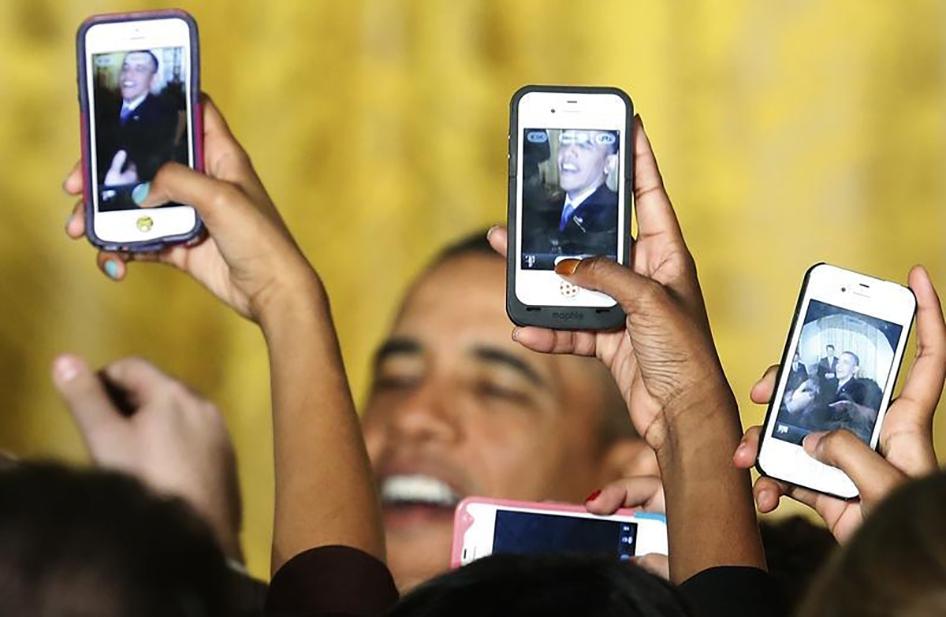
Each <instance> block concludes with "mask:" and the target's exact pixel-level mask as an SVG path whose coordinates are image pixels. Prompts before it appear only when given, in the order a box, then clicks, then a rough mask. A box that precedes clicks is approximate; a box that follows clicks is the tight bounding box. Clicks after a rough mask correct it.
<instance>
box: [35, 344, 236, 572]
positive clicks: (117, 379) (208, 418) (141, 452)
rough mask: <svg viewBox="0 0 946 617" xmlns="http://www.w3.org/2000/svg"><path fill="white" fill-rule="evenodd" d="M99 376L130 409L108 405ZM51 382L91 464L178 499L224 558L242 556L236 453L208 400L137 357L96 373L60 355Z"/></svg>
mask: <svg viewBox="0 0 946 617" xmlns="http://www.w3.org/2000/svg"><path fill="white" fill-rule="evenodd" d="M103 379H104V380H107V381H108V383H110V384H111V385H112V386H114V387H116V388H118V389H119V390H121V392H122V393H123V395H124V396H123V399H124V400H125V401H127V402H128V403H129V404H130V405H131V407H132V409H130V410H121V409H119V408H118V407H117V406H116V405H115V403H114V402H113V401H112V400H111V398H110V397H109V395H108V393H107V391H106V388H105V384H104V382H103ZM53 383H54V384H55V386H56V389H57V390H58V391H59V394H60V396H61V397H62V400H63V402H64V403H65V404H66V406H67V407H68V409H69V412H70V413H71V414H72V417H73V418H74V419H75V421H76V424H77V425H78V427H79V430H80V432H81V433H82V437H83V439H84V440H85V443H86V446H87V447H88V449H89V452H90V454H91V455H92V460H93V461H95V463H96V464H97V465H99V466H100V467H103V468H106V469H112V470H115V471H120V472H124V473H127V474H130V475H132V476H135V477H136V478H138V479H139V480H141V481H142V482H143V483H144V484H145V485H147V486H148V487H150V488H151V489H152V490H154V491H157V492H158V493H164V494H167V495H172V496H175V497H180V498H182V499H184V500H185V501H187V502H188V503H189V504H190V505H191V506H192V507H193V508H194V509H195V510H196V511H197V512H198V513H199V514H201V515H202V516H203V518H204V519H205V520H206V521H207V522H208V523H209V524H210V525H211V527H212V529H213V531H214V534H215V535H216V537H217V541H218V542H219V543H220V545H221V547H222V548H223V549H224V552H225V553H226V554H227V556H228V557H230V558H232V559H235V560H237V561H240V560H241V559H242V557H241V551H240V540H239V534H240V526H241V521H242V512H241V504H240V489H239V485H238V484H237V473H236V457H235V456H234V452H233V445H232V443H231V441H230V435H229V434H228V432H227V427H226V425H225V424H224V421H223V418H222V417H221V415H220V412H219V411H218V410H217V408H216V407H215V406H214V405H213V404H212V403H210V402H209V401H207V400H206V399H204V398H203V397H201V396H199V395H198V394H196V393H195V392H193V391H191V390H190V389H188V388H187V387H186V386H185V385H184V384H182V383H181V382H179V381H177V380H176V379H173V378H172V377H169V376H168V375H165V374H164V373H162V372H161V371H160V370H158V369H157V368H156V367H155V366H154V365H152V364H151V363H149V362H147V361H146V360H143V359H141V358H124V359H122V360H118V361H116V362H112V363H111V364H108V365H107V366H105V367H104V368H103V369H102V370H101V371H100V372H99V373H96V372H94V371H92V370H90V368H89V366H88V365H87V364H86V363H85V361H84V360H83V359H82V358H79V357H77V356H73V355H62V356H60V357H58V358H57V359H56V360H55V362H54V363H53Z"/></svg>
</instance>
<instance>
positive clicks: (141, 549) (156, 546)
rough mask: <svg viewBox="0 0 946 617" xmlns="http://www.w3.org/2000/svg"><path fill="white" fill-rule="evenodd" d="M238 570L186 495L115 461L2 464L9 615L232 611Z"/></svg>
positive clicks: (3, 576) (153, 615) (2, 593)
mask: <svg viewBox="0 0 946 617" xmlns="http://www.w3.org/2000/svg"><path fill="white" fill-rule="evenodd" d="M230 577H231V574H230V572H229V568H228V567H227V565H226V561H225V559H224V556H223V553H222V551H221V550H220V548H219V547H218V546H217V543H216V541H215V540H214V537H213V535H212V532H211V530H210V528H209V526H208V525H207V524H206V523H205V522H204V521H203V520H202V519H200V518H199V517H198V516H197V515H196V514H195V513H194V512H193V511H192V510H191V509H190V507H189V506H187V504H185V503H184V502H183V501H181V500H178V499H170V498H159V497H156V496H154V495H152V494H151V493H149V492H148V491H147V490H146V489H145V488H144V486H142V485H141V484H140V483H139V482H138V481H137V480H135V479H133V478H131V477H129V476H125V475H122V474H118V473H113V472H107V471H99V470H88V471H82V470H77V469H71V468H68V467H65V466H63V465H57V464H52V463H23V464H18V465H15V466H12V467H10V468H7V469H3V470H0V615H40V614H42V615H47V616H49V617H55V616H58V615H77V614H80V613H81V614H83V615H98V616H101V617H125V616H127V615H136V616H141V617H158V616H162V617H178V616H180V617H193V616H196V615H199V616H201V617H216V616H218V615H219V616H221V617H222V616H224V615H228V614H229V613H230V610H231V608H232V607H231V606H229V604H230V601H229V600H228V597H229V596H228V594H229V591H228V590H229V587H228V585H229V584H230V581H231V580H232V579H231V578H230Z"/></svg>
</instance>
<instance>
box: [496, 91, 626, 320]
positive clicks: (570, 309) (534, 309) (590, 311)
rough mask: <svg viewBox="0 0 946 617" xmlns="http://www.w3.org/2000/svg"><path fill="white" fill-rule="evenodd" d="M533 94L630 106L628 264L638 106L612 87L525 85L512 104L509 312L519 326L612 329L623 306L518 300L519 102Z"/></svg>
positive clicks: (509, 203) (510, 104)
mask: <svg viewBox="0 0 946 617" xmlns="http://www.w3.org/2000/svg"><path fill="white" fill-rule="evenodd" d="M530 92H575V93H577V94H616V95H618V96H620V97H621V98H622V99H624V102H625V103H626V104H627V121H626V124H627V127H628V137H627V139H626V144H627V147H625V148H624V150H625V151H624V159H625V160H624V195H625V198H624V205H625V210H626V214H625V216H624V219H625V228H624V229H619V230H618V233H619V234H624V237H625V238H626V239H627V241H626V242H625V243H624V252H623V255H621V258H622V260H623V263H624V264H628V263H629V259H628V256H629V255H630V245H631V243H632V242H633V238H631V234H630V226H631V219H632V215H633V196H634V190H633V189H634V148H633V130H634V129H633V126H634V124H633V118H634V104H633V103H632V102H631V98H630V97H629V96H628V95H627V93H626V92H624V91H623V90H621V89H619V88H611V87H578V86H535V85H532V86H523V87H522V88H520V89H519V90H517V91H516V93H515V94H513V96H512V100H511V101H510V102H509V196H508V211H507V217H506V218H507V223H506V224H507V228H508V230H509V246H508V251H507V256H506V313H507V314H508V315H509V318H510V319H511V320H512V321H513V323H515V324H516V325H519V326H541V327H544V328H553V329H556V330H609V329H614V328H617V327H619V326H621V325H622V324H623V323H624V319H625V315H624V311H623V310H622V309H621V307H620V305H617V304H615V305H614V306H612V307H610V308H600V307H577V306H533V305H526V304H523V303H522V302H520V301H519V298H517V297H516V266H517V259H516V250H517V244H518V238H517V235H518V234H517V231H518V230H517V229H516V198H517V194H518V190H519V187H518V185H517V180H516V169H517V166H518V165H517V163H518V161H517V157H518V153H519V138H520V135H519V128H518V126H519V122H518V115H519V114H518V111H517V108H518V106H519V100H520V99H521V98H522V97H523V96H524V95H526V94H528V93H530Z"/></svg>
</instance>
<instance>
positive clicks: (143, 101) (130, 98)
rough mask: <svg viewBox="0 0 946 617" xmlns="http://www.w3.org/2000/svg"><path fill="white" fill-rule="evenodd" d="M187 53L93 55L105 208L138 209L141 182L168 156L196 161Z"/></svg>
mask: <svg viewBox="0 0 946 617" xmlns="http://www.w3.org/2000/svg"><path fill="white" fill-rule="evenodd" d="M187 56H188V54H187V50H186V49H185V47H183V46H177V47H158V48H147V47H141V48H134V49H127V50H123V51H110V52H107V53H93V54H91V69H92V71H91V72H92V75H91V80H92V81H91V84H90V93H89V94H90V103H91V106H92V112H91V113H92V121H93V122H94V123H95V126H94V140H93V144H92V147H93V148H94V152H93V153H92V156H93V158H94V160H95V167H96V174H95V180H96V182H97V187H96V197H97V202H98V210H99V211H102V212H109V211H115V210H131V209H135V208H137V207H138V205H137V204H136V203H135V201H134V198H133V193H134V191H135V189H136V187H138V186H140V185H142V184H144V183H147V182H149V181H151V180H152V179H153V178H154V175H155V173H157V171H158V168H160V167H161V165H163V164H164V163H166V162H168V161H177V162H178V163H181V164H184V165H191V166H192V165H193V161H192V160H191V150H192V148H191V139H192V138H191V133H192V127H190V126H189V115H188V104H187V101H188V100H189V97H190V94H191V93H190V92H189V88H190V75H189V74H188V71H189V62H188V61H187ZM169 205H179V204H169Z"/></svg>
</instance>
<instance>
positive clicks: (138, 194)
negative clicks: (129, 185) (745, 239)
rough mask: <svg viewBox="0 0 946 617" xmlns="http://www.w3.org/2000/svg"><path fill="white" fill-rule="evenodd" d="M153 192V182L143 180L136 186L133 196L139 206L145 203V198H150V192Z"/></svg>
mask: <svg viewBox="0 0 946 617" xmlns="http://www.w3.org/2000/svg"><path fill="white" fill-rule="evenodd" d="M150 192H151V183H150V182H142V183H141V184H139V185H138V186H136V187H135V188H134V190H133V191H132V192H131V198H132V200H134V202H135V203H136V204H138V205H139V206H140V205H141V204H143V203H144V201H145V199H147V198H148V193H150Z"/></svg>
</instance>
